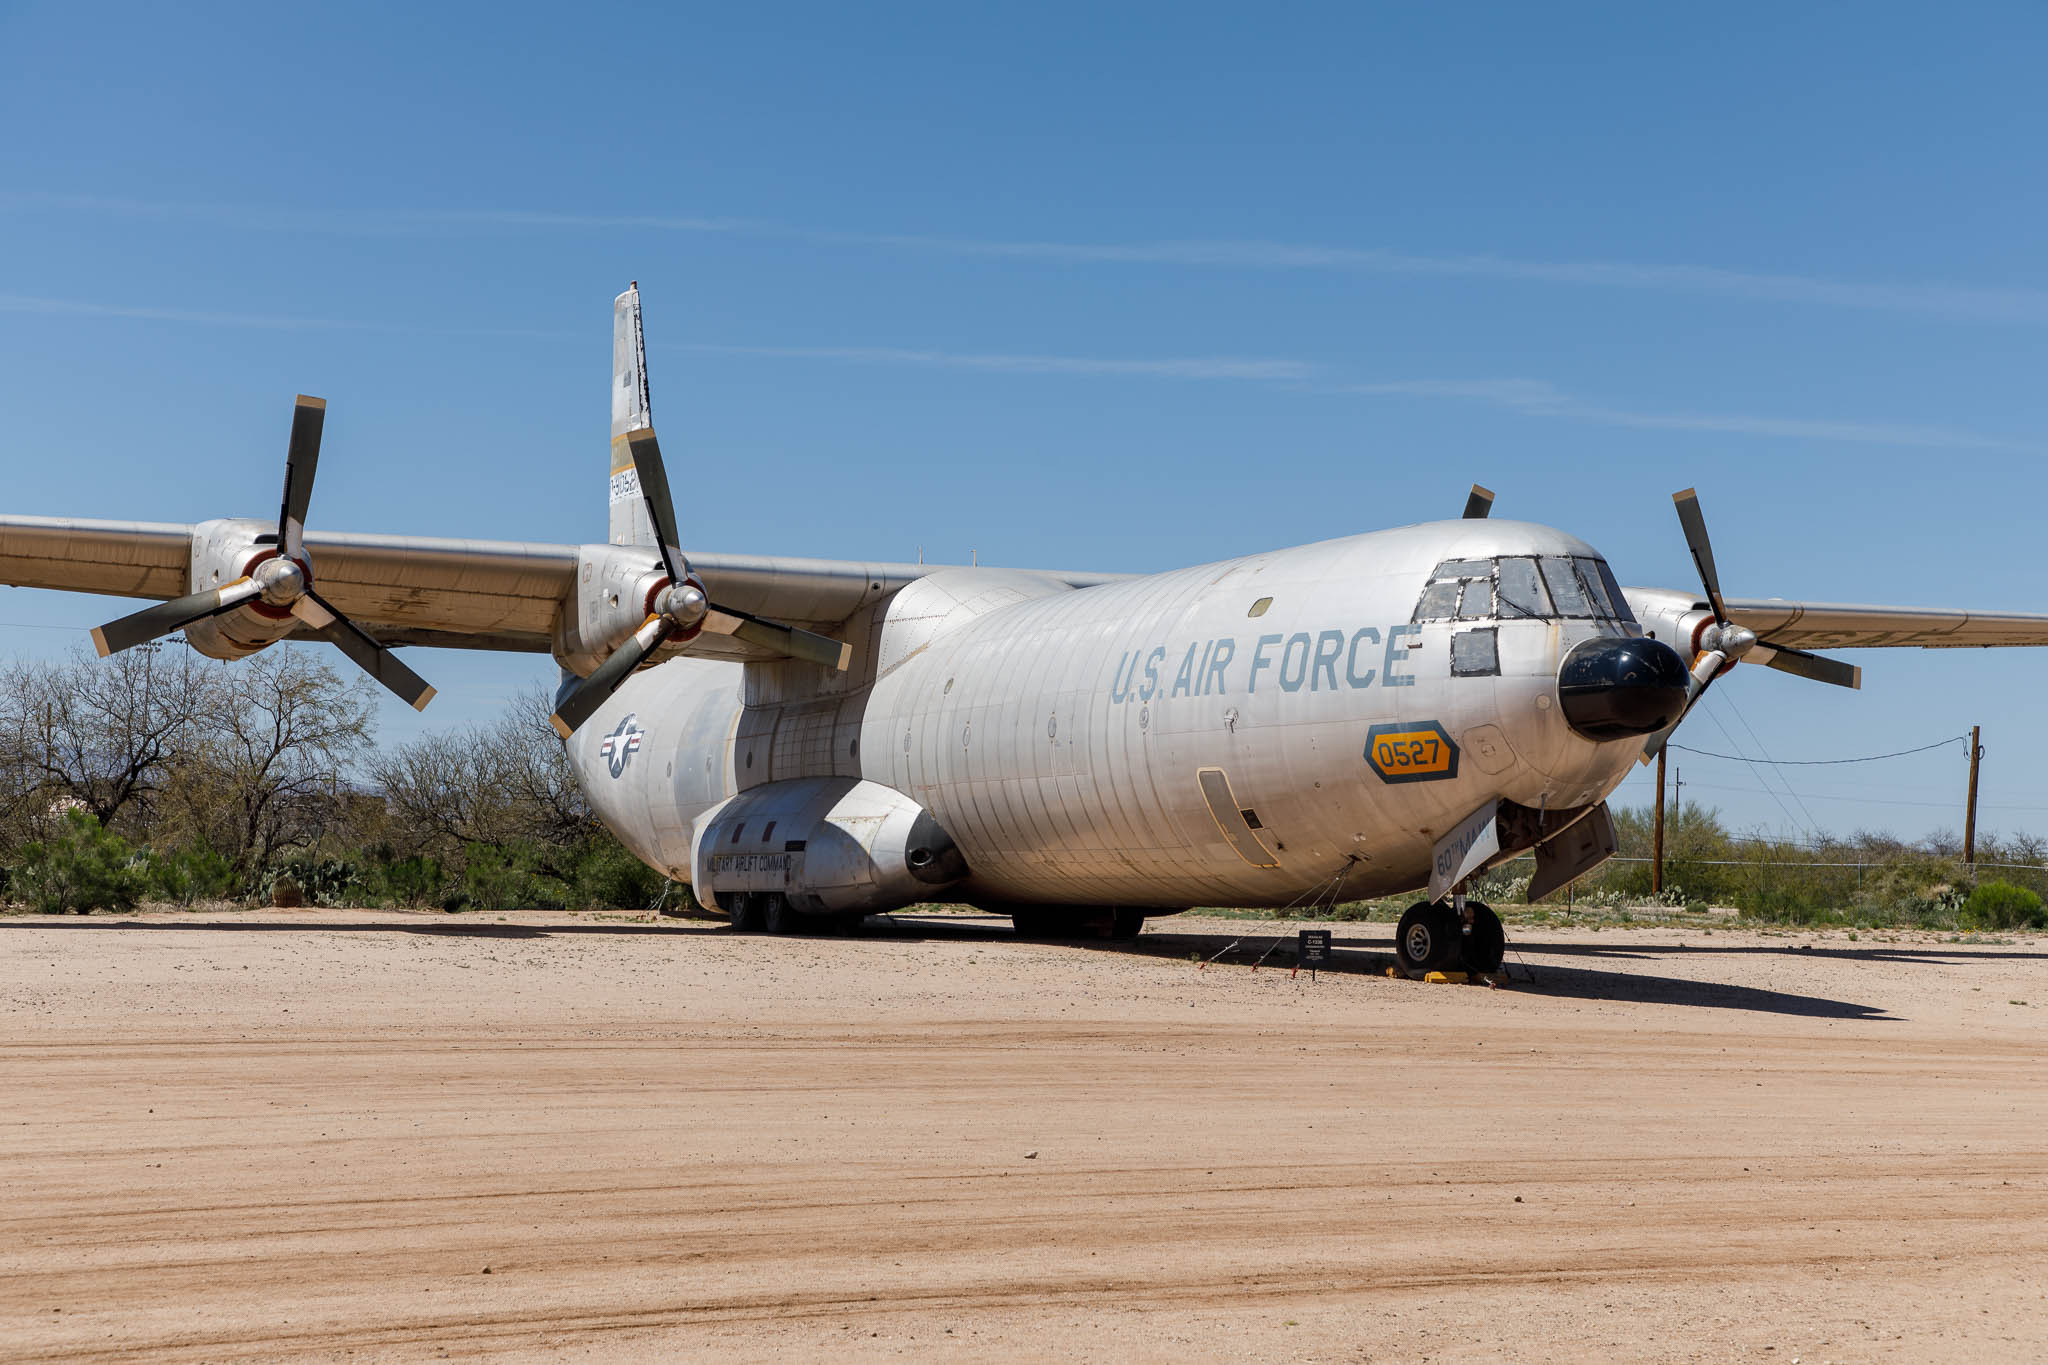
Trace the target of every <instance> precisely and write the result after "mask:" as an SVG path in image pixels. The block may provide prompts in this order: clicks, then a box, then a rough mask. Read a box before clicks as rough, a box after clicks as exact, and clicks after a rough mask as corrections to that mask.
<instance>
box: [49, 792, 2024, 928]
mask: <svg viewBox="0 0 2048 1365" xmlns="http://www.w3.org/2000/svg"><path fill="white" fill-rule="evenodd" d="M21 853H22V862H21V871H20V873H19V875H18V876H17V877H16V878H15V880H16V882H17V884H18V889H19V890H20V891H21V893H22V895H23V897H24V898H25V899H26V900H27V901H28V902H29V904H31V905H33V906H34V907H35V908H36V909H37V910H40V911H41V912H42V913H44V914H46V915H61V914H73V913H75V914H80V915H83V914H87V913H89V912H91V911H93V910H103V909H106V910H125V909H127V908H128V907H129V906H131V905H133V904H135V897H136V895H137V893H138V892H139V891H140V890H141V882H142V878H141V875H140V873H138V872H137V871H136V869H135V867H134V866H133V865H132V863H131V861H130V856H129V848H128V843H127V841H126V840H124V839H122V838H121V836H120V835H118V834H116V833H114V832H113V831H112V830H110V829H108V828H106V826H104V825H102V824H101V823H100V822H99V821H98V820H97V819H95V818H94V817H93V815H92V814H91V813H90V812H88V811H87V810H85V809H84V808H83V807H82V806H71V807H68V808H67V809H66V810H65V811H64V814H63V816H62V818H61V819H60V820H59V821H58V828H57V830H56V831H55V832H54V833H53V834H52V835H51V837H50V838H48V839H46V840H33V841H31V842H30V843H28V844H26V845H24V846H23V847H22V850H21ZM2037 904H2038V902H2037Z"/></svg>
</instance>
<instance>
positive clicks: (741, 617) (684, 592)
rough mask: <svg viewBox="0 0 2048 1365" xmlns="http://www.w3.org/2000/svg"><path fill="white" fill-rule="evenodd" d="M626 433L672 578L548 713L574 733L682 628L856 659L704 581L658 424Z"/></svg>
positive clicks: (825, 661)
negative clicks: (715, 597)
mask: <svg viewBox="0 0 2048 1365" xmlns="http://www.w3.org/2000/svg"><path fill="white" fill-rule="evenodd" d="M625 440H626V446H627V449H628V450H629V451H630V452H631V453H632V456H633V472H634V474H635V475H636V476H637V477H638V479H639V482H640V496H641V498H642V499H644V500H645V502H646V503H647V514H648V518H649V520H650V521H652V523H653V525H654V536H655V544H656V547H657V548H658V549H659V550H660V552H661V567H662V571H663V572H664V573H666V574H667V575H668V583H667V585H666V586H664V587H663V588H662V589H661V590H660V591H659V592H658V593H656V594H655V595H654V598H653V600H652V601H651V602H650V604H649V606H650V608H651V614H650V615H649V616H648V618H647V619H646V620H645V621H643V622H641V624H640V628H639V629H638V630H635V631H634V632H633V634H632V635H631V636H629V637H628V638H627V639H626V641H625V642H624V643H623V644H621V645H620V646H619V647H618V648H617V649H615V650H613V651H612V652H611V654H610V655H609V656H607V657H606V659H605V661H604V662H603V663H601V664H599V665H598V666H597V668H596V669H594V670H593V671H592V672H591V674H590V676H589V677H587V678H584V679H583V680H582V681H581V682H579V683H577V684H576V686H575V687H574V688H572V689H570V691H569V693H568V695H566V696H565V697H563V698H562V700H561V702H560V703H559V704H558V705H557V706H556V707H555V711H554V714H553V715H551V716H549V717H548V722H549V724H551V725H553V726H554V727H555V733H556V734H558V735H560V736H561V737H562V738H563V739H567V738H568V737H569V736H570V735H572V734H574V733H575V732H576V729H577V727H578V726H580V725H582V724H583V722H584V721H586V720H589V719H590V718H591V716H592V715H594V714H596V712H597V708H598V707H600V706H602V705H604V703H605V700H606V698H608V697H610V696H611V694H612V693H614V692H616V691H618V689H619V684H620V683H623V682H624V681H625V680H626V679H627V678H628V677H629V676H631V675H632V673H633V670H634V669H636V668H638V667H640V665H641V664H643V663H645V662H646V661H647V660H648V659H649V658H651V657H653V654H654V652H655V651H656V650H658V649H660V648H661V647H662V645H664V644H666V643H667V642H668V641H669V640H670V639H671V638H673V637H675V636H677V635H681V636H683V637H684V638H690V637H692V636H695V635H696V634H697V632H699V631H702V630H708V631H710V632H711V633H712V634H714V635H730V636H731V637H732V638H734V639H735V640H743V641H745V642H746V643H748V644H750V645H756V646H758V647H760V648H762V649H766V650H770V651H772V652H774V653H776V654H781V655H783V656H785V657H786V658H791V659H802V660H804V661H805V662H807V663H814V664H820V665H823V666H824V667H826V668H833V669H840V670H844V669H845V668H846V667H847V665H848V664H849V663H851V662H852V658H853V649H852V647H851V646H849V645H847V644H844V643H843V642H841V641H838V640H834V639H833V638H831V637H830V636H828V635H819V634H817V633H816V632H815V631H808V630H801V629H799V628H798V627H796V626H787V625H784V624H782V623H781V622H779V621H770V620H767V619H765V618H764V617H760V616H756V615H754V614H753V613H752V612H747V611H741V610H739V609H738V608H737V607H728V606H721V605H720V604H718V603H716V602H713V601H712V600H711V599H710V597H709V596H708V595H707V594H706V593H705V591H704V585H703V584H702V583H700V582H699V581H698V580H697V579H696V578H695V577H693V576H692V575H691V574H690V572H689V563H688V561H687V560H686V559H684V557H683V552H682V551H681V550H679V549H677V548H676V545H677V543H678V542H679V540H680V537H679V536H677V534H676V509H675V502H674V500H673V499H672V498H671V497H670V495H669V486H668V470H667V469H666V467H664V466H663V464H662V461H661V443H660V442H659V441H657V440H656V439H655V435H654V428H652V427H642V428H640V429H639V430H637V431H631V432H628V433H626V436H625Z"/></svg>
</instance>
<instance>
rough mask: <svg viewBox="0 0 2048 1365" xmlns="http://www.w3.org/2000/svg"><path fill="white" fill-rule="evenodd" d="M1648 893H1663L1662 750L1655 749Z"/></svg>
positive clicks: (1659, 894)
mask: <svg viewBox="0 0 2048 1365" xmlns="http://www.w3.org/2000/svg"><path fill="white" fill-rule="evenodd" d="M1650 847H1651V850H1652V851H1651V856H1650V894H1651V895H1653V896H1661V895H1663V894H1664V750H1663V749H1662V748H1661V747H1660V748H1659V749H1658V750H1657V821H1656V826H1655V830H1654V832H1653V833H1652V834H1651V836H1650Z"/></svg>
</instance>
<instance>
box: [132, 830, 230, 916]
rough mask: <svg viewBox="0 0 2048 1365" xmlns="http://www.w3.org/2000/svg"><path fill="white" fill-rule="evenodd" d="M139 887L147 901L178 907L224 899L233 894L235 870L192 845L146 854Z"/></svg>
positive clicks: (202, 847) (210, 852)
mask: <svg viewBox="0 0 2048 1365" xmlns="http://www.w3.org/2000/svg"><path fill="white" fill-rule="evenodd" d="M142 884H143V893H144V894H145V895H147V896H148V897H149V898H150V899H151V900H160V901H172V902H174V903H176V904H178V905H190V904H192V902H194V901H202V900H224V899H226V898H227V897H228V896H229V895H230V894H232V893H233V890H234V885H235V869H234V866H233V864H231V863H230V862H229V861H228V860H227V858H226V857H224V856H223V855H221V854H219V853H216V852H214V851H213V850H212V849H210V848H208V847H206V846H205V845H203V844H196V845H192V846H190V847H187V848H175V849H172V850H171V851H170V852H169V853H155V852H152V853H151V854H149V856H148V858H147V859H146V860H145V861H144V862H143V865H142Z"/></svg>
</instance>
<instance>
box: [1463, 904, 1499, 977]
mask: <svg viewBox="0 0 2048 1365" xmlns="http://www.w3.org/2000/svg"><path fill="white" fill-rule="evenodd" d="M1465 905H1466V907H1467V908H1468V909H1470V910H1471V911H1472V932H1471V933H1469V934H1466V935H1465V936H1464V939H1465V969H1466V970H1467V971H1472V972H1480V973H1488V972H1497V971H1499V970H1500V964H1501V960H1502V959H1503V958H1505V957H1506V956H1507V951H1508V931H1507V930H1505V929H1503V928H1502V927H1501V923H1500V916H1499V915H1496V914H1494V913H1493V911H1492V910H1491V909H1489V908H1488V907H1486V906H1484V905H1481V904H1480V903H1479V902H1478V901H1466V902H1465Z"/></svg>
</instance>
